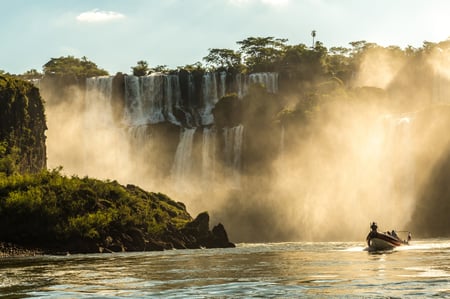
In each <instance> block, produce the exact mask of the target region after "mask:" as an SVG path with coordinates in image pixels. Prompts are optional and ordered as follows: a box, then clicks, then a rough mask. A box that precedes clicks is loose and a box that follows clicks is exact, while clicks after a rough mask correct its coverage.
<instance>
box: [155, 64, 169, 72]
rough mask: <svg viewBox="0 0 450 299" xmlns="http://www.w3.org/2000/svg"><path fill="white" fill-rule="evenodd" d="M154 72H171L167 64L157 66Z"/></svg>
mask: <svg viewBox="0 0 450 299" xmlns="http://www.w3.org/2000/svg"><path fill="white" fill-rule="evenodd" d="M152 71H153V72H157V73H168V72H170V70H169V68H168V67H167V65H165V64H162V65H157V66H155V67H154V68H153V69H152Z"/></svg>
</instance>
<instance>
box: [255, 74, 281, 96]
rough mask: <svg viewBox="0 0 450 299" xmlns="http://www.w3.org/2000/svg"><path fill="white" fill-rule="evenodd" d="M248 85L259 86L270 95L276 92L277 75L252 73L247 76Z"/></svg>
mask: <svg viewBox="0 0 450 299" xmlns="http://www.w3.org/2000/svg"><path fill="white" fill-rule="evenodd" d="M248 81H249V82H248V84H261V85H262V86H264V87H265V88H266V90H267V92H270V93H277V92H278V73H254V74H250V75H249V76H248Z"/></svg>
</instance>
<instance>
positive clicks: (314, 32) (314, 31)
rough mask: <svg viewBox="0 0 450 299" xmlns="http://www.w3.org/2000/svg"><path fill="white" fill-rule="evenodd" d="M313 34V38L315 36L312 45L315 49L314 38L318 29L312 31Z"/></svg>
mask: <svg viewBox="0 0 450 299" xmlns="http://www.w3.org/2000/svg"><path fill="white" fill-rule="evenodd" d="M311 36H312V38H313V42H312V47H313V49H314V45H315V44H314V38H315V37H316V30H313V31H311Z"/></svg>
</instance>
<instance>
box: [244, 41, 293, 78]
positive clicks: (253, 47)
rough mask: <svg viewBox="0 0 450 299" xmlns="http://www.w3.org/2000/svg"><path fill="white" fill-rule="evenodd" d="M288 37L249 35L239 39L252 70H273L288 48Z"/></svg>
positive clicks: (245, 59) (246, 60) (246, 61)
mask: <svg viewBox="0 0 450 299" xmlns="http://www.w3.org/2000/svg"><path fill="white" fill-rule="evenodd" d="M286 42H287V39H282V38H274V37H272V36H268V37H249V38H247V39H244V40H242V41H238V42H237V44H238V45H240V51H241V53H242V54H244V61H245V64H246V65H247V67H248V68H249V69H250V71H271V70H273V68H274V64H275V63H276V62H278V61H279V60H280V59H281V56H282V54H283V53H284V51H285V49H286V45H285V43H286Z"/></svg>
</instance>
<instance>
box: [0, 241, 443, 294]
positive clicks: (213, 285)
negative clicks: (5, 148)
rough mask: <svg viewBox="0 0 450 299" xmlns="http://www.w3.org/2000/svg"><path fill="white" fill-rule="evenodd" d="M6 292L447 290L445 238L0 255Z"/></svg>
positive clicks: (0, 282) (0, 289)
mask: <svg viewBox="0 0 450 299" xmlns="http://www.w3.org/2000/svg"><path fill="white" fill-rule="evenodd" d="M0 269H1V271H0V273H1V274H0V275H1V276H0V296H1V297H5V298H6V297H10V298H21V297H27V298H28V297H46V298H80V297H81V298H83V297H84V298H93V297H96V298H99V297H101V298H113V297H114V298H117V297H123V298H125V297H130V298H131V297H157V296H160V297H164V298H186V297H189V298H192V297H195V298H217V297H220V298H223V297H275V298H278V297H299V296H320V297H328V296H329V297H360V296H367V297H380V296H381V297H385V296H394V297H431V296H438V297H445V296H448V297H450V242H447V241H442V240H433V241H421V242H419V241H417V242H415V243H414V245H412V246H409V247H406V246H405V247H402V248H399V249H398V250H394V251H391V252H382V253H377V254H373V253H369V252H367V251H365V248H364V247H361V244H359V243H276V244H239V246H238V248H234V249H233V248H231V249H208V250H174V251H165V252H142V253H123V254H122V253H120V254H119V253H117V254H93V255H71V256H40V257H29V258H6V259H2V260H0Z"/></svg>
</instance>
